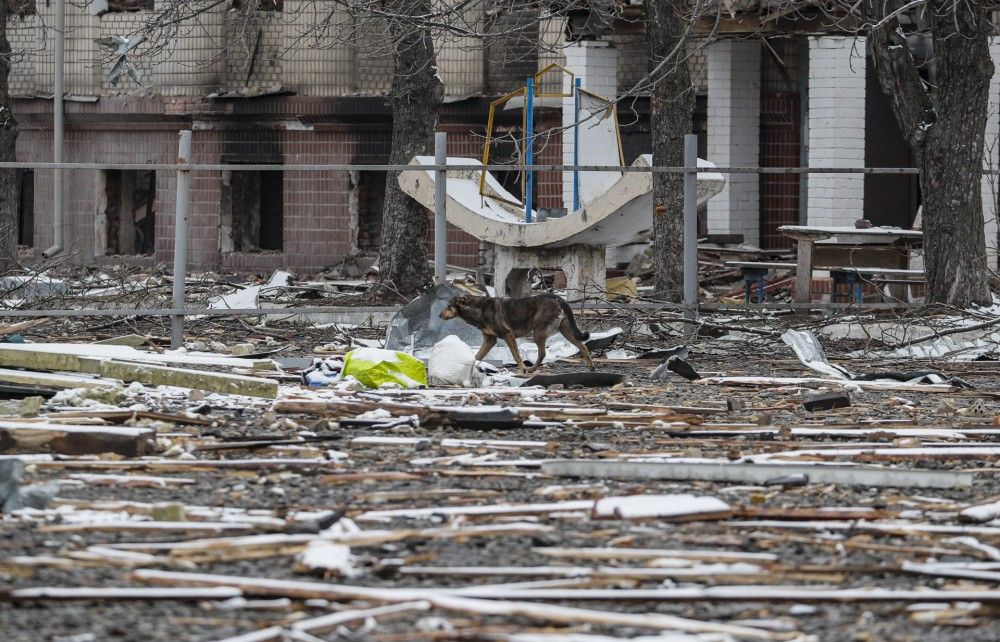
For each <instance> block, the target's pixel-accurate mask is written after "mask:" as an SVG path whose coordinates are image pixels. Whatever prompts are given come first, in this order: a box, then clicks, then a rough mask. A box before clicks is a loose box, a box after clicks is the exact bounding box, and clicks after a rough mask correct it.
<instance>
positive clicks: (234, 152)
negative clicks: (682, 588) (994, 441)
mask: <svg viewBox="0 0 1000 642" xmlns="http://www.w3.org/2000/svg"><path fill="white" fill-rule="evenodd" d="M234 3H235V4H236V5H237V6H238V4H239V0H234ZM52 5H53V3H43V2H37V3H36V6H35V12H36V13H34V14H31V13H30V12H25V14H26V15H21V16H12V17H11V18H10V19H9V23H8V34H9V36H10V38H11V41H12V46H13V48H14V50H15V59H14V64H13V69H12V72H11V78H10V80H11V90H12V93H13V94H14V95H15V104H14V108H15V112H16V114H15V115H16V117H17V119H18V121H19V123H20V127H21V133H20V136H19V139H18V147H17V154H18V159H19V160H23V161H39V162H41V161H49V160H51V158H52V155H51V154H52V152H51V149H52V105H53V101H52V78H53V73H52V72H53V66H52V57H53V56H52V51H53V42H54V40H53V38H54V36H55V34H54V32H53V30H52V29H51V28H50V25H52V24H53V16H52V11H53V6H52ZM149 6H152V2H151V0H150V2H146V3H143V2H137V3H116V2H111V3H108V2H93V3H91V4H89V5H88V6H87V7H86V8H80V7H78V6H77V5H76V4H75V3H67V29H66V34H65V42H66V45H65V46H66V64H65V88H66V94H67V95H66V103H65V113H66V133H65V160H66V161H67V162H94V163H139V164H146V163H171V162H174V160H175V159H176V153H177V136H178V132H179V131H180V130H182V129H191V130H193V131H194V143H193V149H194V161H195V162H196V163H205V164H262V163H267V164H281V165H289V166H292V165H301V164H378V163H386V162H387V161H388V156H389V145H390V141H391V131H392V115H391V110H390V108H389V105H388V103H387V101H386V99H385V96H386V94H387V92H388V91H389V88H390V84H391V72H392V63H391V57H390V51H391V39H390V38H389V35H388V33H387V30H386V29H385V28H384V27H381V28H380V26H379V25H378V24H368V25H359V24H356V23H354V22H352V21H351V20H349V18H348V17H347V16H346V15H345V16H343V17H338V18H337V19H338V20H340V22H336V21H335V22H336V24H335V25H334V26H333V27H332V28H331V29H330V30H328V31H326V32H324V33H319V34H317V33H314V32H311V31H310V29H309V25H313V24H316V23H317V21H318V20H320V18H321V16H318V15H317V14H316V11H317V6H319V3H314V2H310V1H308V0H283V1H282V2H277V3H275V4H274V5H272V6H270V10H267V11H257V12H253V14H251V15H249V16H248V15H247V14H246V13H245V12H240V11H237V10H235V9H234V7H233V6H232V5H231V4H230V3H222V4H220V5H217V6H216V7H215V8H214V9H212V10H210V11H207V12H205V13H203V14H201V15H199V16H197V17H195V18H192V19H190V20H188V21H186V22H184V23H183V24H181V25H180V27H179V28H176V29H172V30H170V31H169V33H166V32H164V33H163V34H161V36H162V37H154V38H153V39H151V40H150V41H149V42H148V43H146V44H144V45H141V46H140V47H139V48H138V49H137V50H136V57H135V58H134V60H135V61H136V62H137V64H138V65H139V67H140V68H141V70H142V72H143V76H142V79H141V82H142V84H141V85H139V84H136V83H135V82H133V81H131V80H130V79H128V78H125V79H122V80H121V81H120V82H119V83H118V84H117V85H115V84H112V83H111V82H110V81H109V80H108V74H107V72H108V69H109V66H110V65H111V64H112V60H111V59H110V58H109V57H108V56H107V55H105V54H104V53H102V51H103V50H102V49H101V47H100V45H99V44H98V42H97V41H98V40H99V39H101V38H106V37H110V36H131V35H134V34H137V33H140V32H142V31H143V30H144V29H145V26H146V23H147V21H148V20H149V18H150V16H151V15H152V12H151V11H150V10H148V8H144V7H149ZM472 6H473V7H474V8H473V9H472V11H473V12H476V11H478V12H480V13H479V14H475V15H472V16H471V17H470V19H469V20H470V22H471V23H472V24H476V25H481V26H482V29H483V31H486V32H495V33H516V34H517V36H516V37H508V38H503V39H500V38H497V39H493V40H487V41H479V40H473V39H471V38H462V37H450V38H449V39H444V38H441V39H439V40H438V41H437V42H436V50H437V55H438V64H439V69H440V74H441V76H442V79H443V81H444V83H445V87H446V101H445V105H444V107H443V109H442V115H441V129H442V130H444V131H447V132H448V133H449V150H448V151H449V154H450V155H453V156H466V157H472V158H478V157H480V156H481V154H482V144H483V136H484V133H485V127H486V116H487V112H488V105H489V102H490V101H491V100H493V99H494V98H496V97H497V96H500V95H503V94H504V93H506V92H508V91H510V90H511V89H514V88H516V87H519V86H522V85H523V83H524V79H525V78H526V77H527V76H530V75H532V74H534V73H535V72H536V71H537V70H539V69H542V68H544V67H545V66H547V65H549V64H550V63H553V62H556V63H559V64H561V65H564V66H566V67H567V68H568V69H569V70H570V71H572V72H573V73H575V74H577V75H578V76H580V77H581V78H582V79H583V82H584V85H585V86H587V87H589V88H591V89H592V90H594V91H597V92H599V93H606V94H614V93H616V92H618V93H621V92H624V91H626V90H628V89H630V88H632V87H633V86H635V85H636V83H638V82H639V81H640V80H641V79H642V78H643V76H644V75H645V72H646V69H647V62H646V46H645V41H644V38H643V35H642V34H641V33H638V32H637V31H636V30H623V31H622V32H621V33H616V34H614V35H611V36H607V37H606V38H604V41H582V42H574V43H567V42H565V25H564V24H563V23H561V22H557V21H543V20H539V19H538V16H537V14H533V13H531V12H514V13H504V14H501V15H492V14H490V13H489V12H487V11H486V10H485V8H484V5H483V4H481V3H474V4H473V5H472ZM123 7H124V8H128V9H138V10H129V11H125V10H122V8H123ZM338 34H340V35H338ZM343 34H349V36H350V37H349V38H348V37H347V36H345V35H343ZM537 43H542V46H538V45H537ZM994 50H995V51H996V52H997V55H1000V49H996V48H995V49H994ZM690 54H691V55H690V57H689V63H690V67H691V72H692V83H693V87H694V90H695V92H696V93H697V95H698V100H697V105H698V107H697V111H696V117H695V125H694V130H695V132H696V133H698V134H699V136H700V143H701V145H700V154H701V155H703V156H705V157H707V158H708V159H709V160H712V161H714V162H716V163H717V164H719V165H741V166H756V165H760V166H772V167H776V166H781V167H787V166H805V165H810V166H841V167H863V166H880V165H881V166H896V167H898V166H910V165H912V162H911V159H910V158H909V152H908V149H907V148H906V145H905V142H904V141H903V140H902V137H901V136H900V135H899V132H898V130H897V129H895V124H894V122H893V121H892V117H891V114H890V113H889V112H888V105H887V103H886V101H885V98H884V96H882V95H881V92H880V91H879V90H878V87H877V83H875V82H874V78H873V74H871V70H870V65H868V64H867V56H866V52H865V42H864V40H863V39H858V38H852V37H846V36H837V35H798V34H794V33H788V34H776V35H775V36H774V37H768V38H766V39H761V38H757V37H754V38H739V37H728V38H727V39H722V40H720V41H716V42H712V43H711V44H707V45H706V44H704V43H693V44H692V46H691V52H690ZM995 57H996V56H995ZM998 66H1000V65H998ZM562 82H563V79H562V78H561V77H560V76H559V75H558V74H554V75H552V76H546V77H544V78H543V79H542V83H543V88H542V89H543V90H547V91H554V92H555V91H559V89H560V87H561V83H562ZM998 95H1000V87H998V86H996V85H995V86H994V87H993V90H992V92H991V96H992V97H993V98H994V100H991V114H990V120H989V125H988V132H987V139H988V141H989V140H993V141H995V139H996V137H997V132H998V123H1000V120H998V118H997V110H996V106H997V105H996V103H997V102H998V101H997V100H996V98H997V96H998ZM563 114H564V110H562V109H561V108H560V105H558V104H555V105H552V104H547V105H545V104H543V106H542V107H541V108H540V109H539V110H538V113H537V115H536V131H538V132H541V133H542V136H541V137H540V143H539V145H538V147H536V162H538V163H543V164H548V163H551V164H556V163H559V162H565V161H566V158H565V151H564V147H563V146H562V141H561V128H562V126H563V125H564V115H563ZM619 119H620V122H621V129H622V146H623V150H624V157H625V162H626V163H631V162H632V160H634V159H635V158H636V157H637V156H638V155H639V154H642V153H649V152H650V151H651V146H650V139H649V105H648V100H646V99H645V98H643V97H641V96H639V97H637V98H629V99H626V100H625V101H622V103H620V105H619ZM521 127H522V123H521V115H520V111H519V110H502V111H501V112H500V114H499V115H498V121H497V129H498V131H499V132H501V133H502V134H504V135H503V136H502V137H501V138H500V139H499V140H498V141H497V142H496V144H495V146H494V148H493V150H492V156H493V159H494V161H492V162H503V159H504V158H507V159H512V158H514V157H515V155H516V152H517V145H518V141H519V140H520V137H521V134H522V131H521ZM989 151H990V154H988V158H987V163H989V164H990V165H991V166H993V165H995V164H996V160H997V159H996V158H994V156H996V154H997V146H996V145H991V146H989ZM64 177H65V179H64V180H65V210H64V226H65V228H64V236H65V239H66V241H67V243H66V245H67V249H68V250H69V251H71V252H72V253H73V256H74V260H76V261H79V262H100V261H106V260H110V261H120V260H123V259H127V260H135V261H150V262H153V261H156V262H159V261H169V260H171V259H172V250H173V216H174V190H175V174H174V172H172V171H136V170H101V171H94V170H87V171H85V170H68V171H66V172H64ZM498 178H500V180H501V181H502V182H504V183H505V185H506V186H507V187H508V188H509V189H511V191H512V192H513V193H519V190H520V176H519V172H518V171H517V168H516V166H512V168H511V171H510V172H504V173H501V174H500V175H499V176H498ZM385 180H386V177H385V174H384V172H377V171H360V172H344V171H340V172H336V171H329V172H326V171H323V172H316V171H295V170H288V171H274V172H258V171H235V170H234V171H227V172H220V171H216V172H196V173H195V175H194V177H193V186H192V203H191V211H190V222H189V228H190V233H191V238H190V241H189V248H190V252H191V255H190V261H191V263H192V265H193V266H194V267H196V268H200V269H220V270H268V269H271V268H279V267H281V268H290V269H294V270H300V271H310V270H319V269H322V268H324V267H327V266H330V265H334V264H336V263H338V262H340V261H342V260H343V259H344V258H346V257H348V256H351V255H353V254H357V253H359V252H368V253H372V252H376V251H377V249H378V243H379V231H380V222H381V209H382V197H383V194H384V187H385ZM535 183H536V188H535V189H536V193H535V202H536V203H537V204H538V206H539V207H543V208H560V207H563V206H564V205H565V202H564V201H565V194H566V193H567V185H566V182H565V180H564V177H563V176H560V175H559V174H558V173H555V172H548V173H542V174H541V175H540V176H538V177H537V178H536V181H535ZM21 189H22V194H21V201H22V228H23V231H22V242H23V243H24V244H25V245H30V246H33V247H36V248H41V249H44V248H47V247H49V246H50V245H51V244H52V242H53V238H54V230H53V212H52V205H53V200H52V172H51V171H46V170H41V169H39V170H36V171H26V172H23V173H22V177H21ZM983 197H984V203H985V204H986V207H985V212H986V216H987V220H988V222H987V226H988V229H987V244H988V245H989V246H990V247H991V249H992V252H993V254H992V258H991V265H993V266H994V267H995V264H996V253H995V248H996V245H997V242H996V240H997V234H998V232H997V226H996V205H995V204H996V195H995V185H994V184H993V182H992V181H990V180H986V179H984V182H983ZM918 205H919V191H918V190H917V188H916V185H915V182H914V180H913V179H911V178H910V177H906V176H878V177H876V176H867V177H864V176H861V175H842V174H841V175H836V174H829V175H819V174H810V175H808V176H804V177H799V176H796V175H761V176H758V175H754V174H733V175H731V176H730V177H729V182H728V184H727V188H726V190H725V191H724V192H723V193H722V194H720V195H719V196H717V197H715V198H714V199H713V200H712V201H710V203H709V206H708V211H707V217H706V220H705V222H704V224H703V225H704V228H705V229H704V231H706V232H708V233H713V234H736V235H740V236H741V237H742V238H743V240H744V241H745V242H748V243H752V244H756V245H760V246H762V247H764V248H768V249H781V248H785V247H788V242H787V240H786V239H784V237H782V236H781V235H780V233H778V232H777V227H778V226H779V225H782V224H787V223H798V222H804V223H811V224H852V223H853V221H854V220H855V219H858V218H862V217H865V218H869V219H870V220H872V221H873V222H874V223H876V224H893V225H901V226H909V225H912V223H913V221H914V217H915V215H916V212H917V207H918ZM448 239H449V262H451V263H455V264H458V265H463V266H467V267H474V266H475V265H477V264H478V263H479V261H480V260H481V252H482V250H483V248H482V247H480V243H479V242H478V241H477V240H476V239H474V238H472V237H469V236H468V235H465V234H464V233H462V232H460V231H458V230H455V229H450V230H449V234H448Z"/></svg>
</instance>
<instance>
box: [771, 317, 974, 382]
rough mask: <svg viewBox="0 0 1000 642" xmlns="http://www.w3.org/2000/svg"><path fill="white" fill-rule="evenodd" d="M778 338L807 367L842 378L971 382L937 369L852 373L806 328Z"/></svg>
mask: <svg viewBox="0 0 1000 642" xmlns="http://www.w3.org/2000/svg"><path fill="white" fill-rule="evenodd" d="M781 340H782V341H784V342H785V344H786V345H788V347H790V348H791V349H792V350H793V351H794V352H795V355H796V356H797V357H798V358H799V361H801V362H802V364H803V365H804V366H806V367H807V368H809V369H810V370H815V371H816V372H820V373H822V374H825V375H827V376H829V377H831V378H833V379H844V380H845V381H870V382H877V383H879V382H894V381H896V382H903V383H912V384H942V383H947V384H951V385H954V386H958V387H960V388H970V387H971V386H970V385H969V384H968V383H967V382H965V381H963V380H962V379H960V378H958V377H950V376H948V375H945V374H943V373H942V372H940V371H938V370H906V371H895V372H872V373H866V374H860V375H858V374H853V373H851V372H850V371H848V370H847V369H846V368H844V367H842V366H838V365H836V364H831V363H830V362H829V361H828V360H827V358H826V353H825V352H823V346H822V345H821V344H820V342H819V339H818V338H817V337H816V335H815V334H813V333H812V332H810V331H808V330H786V331H785V332H784V333H783V334H782V335H781Z"/></svg>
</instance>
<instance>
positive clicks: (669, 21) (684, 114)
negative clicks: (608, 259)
mask: <svg viewBox="0 0 1000 642" xmlns="http://www.w3.org/2000/svg"><path fill="white" fill-rule="evenodd" d="M645 2H646V37H647V41H648V48H649V80H648V82H649V92H650V115H651V117H652V123H651V124H652V127H651V132H652V137H653V164H654V165H662V166H668V167H670V166H672V167H679V166H681V165H683V164H684V136H685V135H686V134H690V133H691V127H692V123H691V121H692V115H693V113H694V88H693V87H692V86H691V72H690V70H689V69H688V64H687V51H686V45H687V37H686V34H687V30H686V28H685V26H686V20H685V16H686V15H687V13H688V4H687V3H686V2H684V0H645ZM683 256H684V180H683V176H682V175H681V174H665V173H656V174H653V273H654V275H655V290H656V293H657V295H658V297H659V298H663V299H665V300H668V301H675V302H677V301H680V300H681V298H682V294H683V283H684V263H683Z"/></svg>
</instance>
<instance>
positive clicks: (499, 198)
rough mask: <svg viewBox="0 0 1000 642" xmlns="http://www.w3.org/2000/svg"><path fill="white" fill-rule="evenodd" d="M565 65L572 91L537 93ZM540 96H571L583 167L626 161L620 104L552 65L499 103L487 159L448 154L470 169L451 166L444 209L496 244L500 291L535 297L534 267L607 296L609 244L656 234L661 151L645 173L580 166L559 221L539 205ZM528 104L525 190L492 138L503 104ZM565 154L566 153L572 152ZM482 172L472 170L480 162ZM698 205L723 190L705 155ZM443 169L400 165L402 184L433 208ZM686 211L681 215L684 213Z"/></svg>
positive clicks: (588, 293) (572, 131)
mask: <svg viewBox="0 0 1000 642" xmlns="http://www.w3.org/2000/svg"><path fill="white" fill-rule="evenodd" d="M553 70H559V71H561V72H563V73H564V74H565V76H566V79H567V80H568V81H569V82H568V83H566V82H564V89H567V91H565V92H563V93H545V94H538V95H536V94H535V93H534V88H535V86H537V84H538V81H539V80H540V79H541V78H542V76H543V75H545V74H546V73H549V72H551V71H553ZM536 98H543V99H551V98H560V99H564V102H563V104H564V106H565V105H566V104H567V103H569V101H570V100H571V101H572V107H571V108H572V109H573V110H574V114H575V118H574V120H573V124H572V125H571V126H570V127H569V128H568V129H569V131H564V132H563V140H567V139H569V140H572V143H571V144H572V146H573V159H574V160H573V165H574V166H599V167H604V168H606V167H611V166H616V167H621V166H622V165H623V154H622V148H621V140H620V134H619V130H618V118H617V110H616V109H615V105H614V103H613V102H612V101H609V100H608V99H606V98H603V97H600V96H597V95H595V94H592V93H590V92H587V91H585V90H584V89H583V88H582V87H580V83H579V82H577V79H575V78H574V77H573V75H572V74H571V73H570V72H568V71H566V70H565V69H563V68H562V67H559V66H558V65H550V66H549V67H546V68H545V69H543V70H542V71H540V72H539V73H538V74H536V75H535V76H534V77H533V78H529V79H528V81H527V83H526V85H525V87H524V88H521V89H519V90H517V91H515V92H511V93H510V94H507V95H506V96H503V97H501V98H499V99H497V100H496V101H494V102H493V104H491V106H490V117H489V121H488V123H487V134H486V141H485V143H484V151H483V158H482V161H477V160H475V159H471V158H454V157H451V158H448V159H447V164H448V165H449V166H450V165H455V166H459V167H460V168H461V169H455V170H449V171H448V172H447V179H446V189H445V193H446V194H445V199H446V202H445V214H446V216H447V220H448V222H449V223H451V224H453V225H455V226H456V227H458V228H459V229H461V230H463V231H465V232H467V233H469V234H471V235H472V236H475V237H476V238H478V239H480V240H481V241H485V242H489V243H492V244H494V246H495V250H494V258H493V275H494V280H493V281H494V286H495V288H496V291H497V295H498V296H522V295H525V294H527V292H528V289H529V283H528V279H527V274H528V272H529V271H530V270H532V269H537V268H544V269H560V270H562V271H563V272H564V273H565V275H566V281H567V289H568V290H569V291H571V292H573V293H574V294H575V295H583V296H584V297H586V298H603V297H604V295H605V270H606V267H605V266H606V258H605V257H606V255H607V251H608V249H609V248H616V247H620V246H623V245H628V244H633V243H641V242H644V241H645V240H647V239H648V237H649V234H650V232H651V229H652V221H653V193H652V187H653V174H652V172H651V171H649V169H645V168H650V167H652V163H653V160H652V156H651V155H649V154H644V155H641V156H639V158H637V159H636V160H635V162H634V163H633V164H632V166H633V168H636V170H637V171H609V170H607V169H601V170H595V171H578V170H576V169H571V170H570V172H568V173H566V176H565V181H564V182H569V181H570V180H571V181H572V187H571V189H566V190H564V192H565V195H564V199H565V201H566V205H567V207H566V209H567V213H566V215H565V216H559V217H556V218H546V217H540V216H539V212H538V211H537V210H536V209H535V208H534V204H533V202H532V192H533V181H534V171H533V170H532V169H530V167H531V166H532V164H533V163H532V160H533V158H532V147H533V138H534V136H533V120H534V118H533V113H532V112H533V110H534V107H535V105H536V103H537V101H536ZM501 106H506V107H508V108H516V107H518V106H521V107H522V108H523V110H524V117H523V120H522V122H524V123H525V132H526V134H525V136H524V137H523V138H522V149H523V150H524V153H523V154H521V161H522V163H521V166H522V172H523V176H524V180H523V181H522V182H521V185H522V195H521V197H520V198H519V197H517V196H515V195H513V194H511V193H510V192H509V191H508V190H507V189H505V188H504V187H503V186H502V185H501V184H500V182H499V181H498V180H497V179H496V178H495V177H494V176H493V175H492V174H491V173H490V172H489V171H488V170H487V169H486V167H487V165H488V164H489V159H490V145H491V142H492V140H493V115H494V113H495V110H496V109H497V108H498V107H501ZM564 157H565V154H564ZM410 164H411V165H418V166H427V167H429V168H432V167H433V166H434V164H435V163H434V158H433V157H431V156H417V157H414V158H413V159H412V161H411V162H410ZM477 166H478V167H482V168H483V169H481V170H480V169H470V168H472V167H477ZM698 167H699V168H704V169H705V170H706V171H699V172H698V176H697V199H698V205H702V204H704V203H705V202H707V201H708V199H710V198H711V197H712V196H714V195H716V194H718V193H719V192H721V191H722V189H723V187H724V186H725V178H724V177H723V175H722V174H720V173H717V172H712V171H711V169H712V168H714V165H713V164H712V163H710V162H708V161H704V160H701V159H699V160H698ZM436 174H437V173H436V172H435V171H434V170H433V169H427V170H425V171H423V172H419V171H417V172H401V173H400V175H399V184H400V186H401V187H402V189H403V191H404V192H406V193H407V194H409V195H410V196H411V197H413V198H414V199H416V200H417V202H419V203H420V204H422V205H423V206H424V207H427V208H428V209H430V210H432V211H433V210H434V209H435V179H436ZM678 215H680V213H679V212H678Z"/></svg>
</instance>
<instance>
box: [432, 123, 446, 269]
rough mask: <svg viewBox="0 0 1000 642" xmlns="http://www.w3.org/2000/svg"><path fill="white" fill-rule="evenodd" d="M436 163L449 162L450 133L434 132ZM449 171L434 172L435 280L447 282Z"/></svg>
mask: <svg viewBox="0 0 1000 642" xmlns="http://www.w3.org/2000/svg"><path fill="white" fill-rule="evenodd" d="M434 164H435V165H447V164H448V134H447V133H446V132H437V133H435V134H434ZM447 187H448V172H446V171H442V170H437V171H435V172H434V282H435V283H445V282H446V281H447V280H448V218H447V216H446V215H445V208H446V206H447V199H448V193H447Z"/></svg>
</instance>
